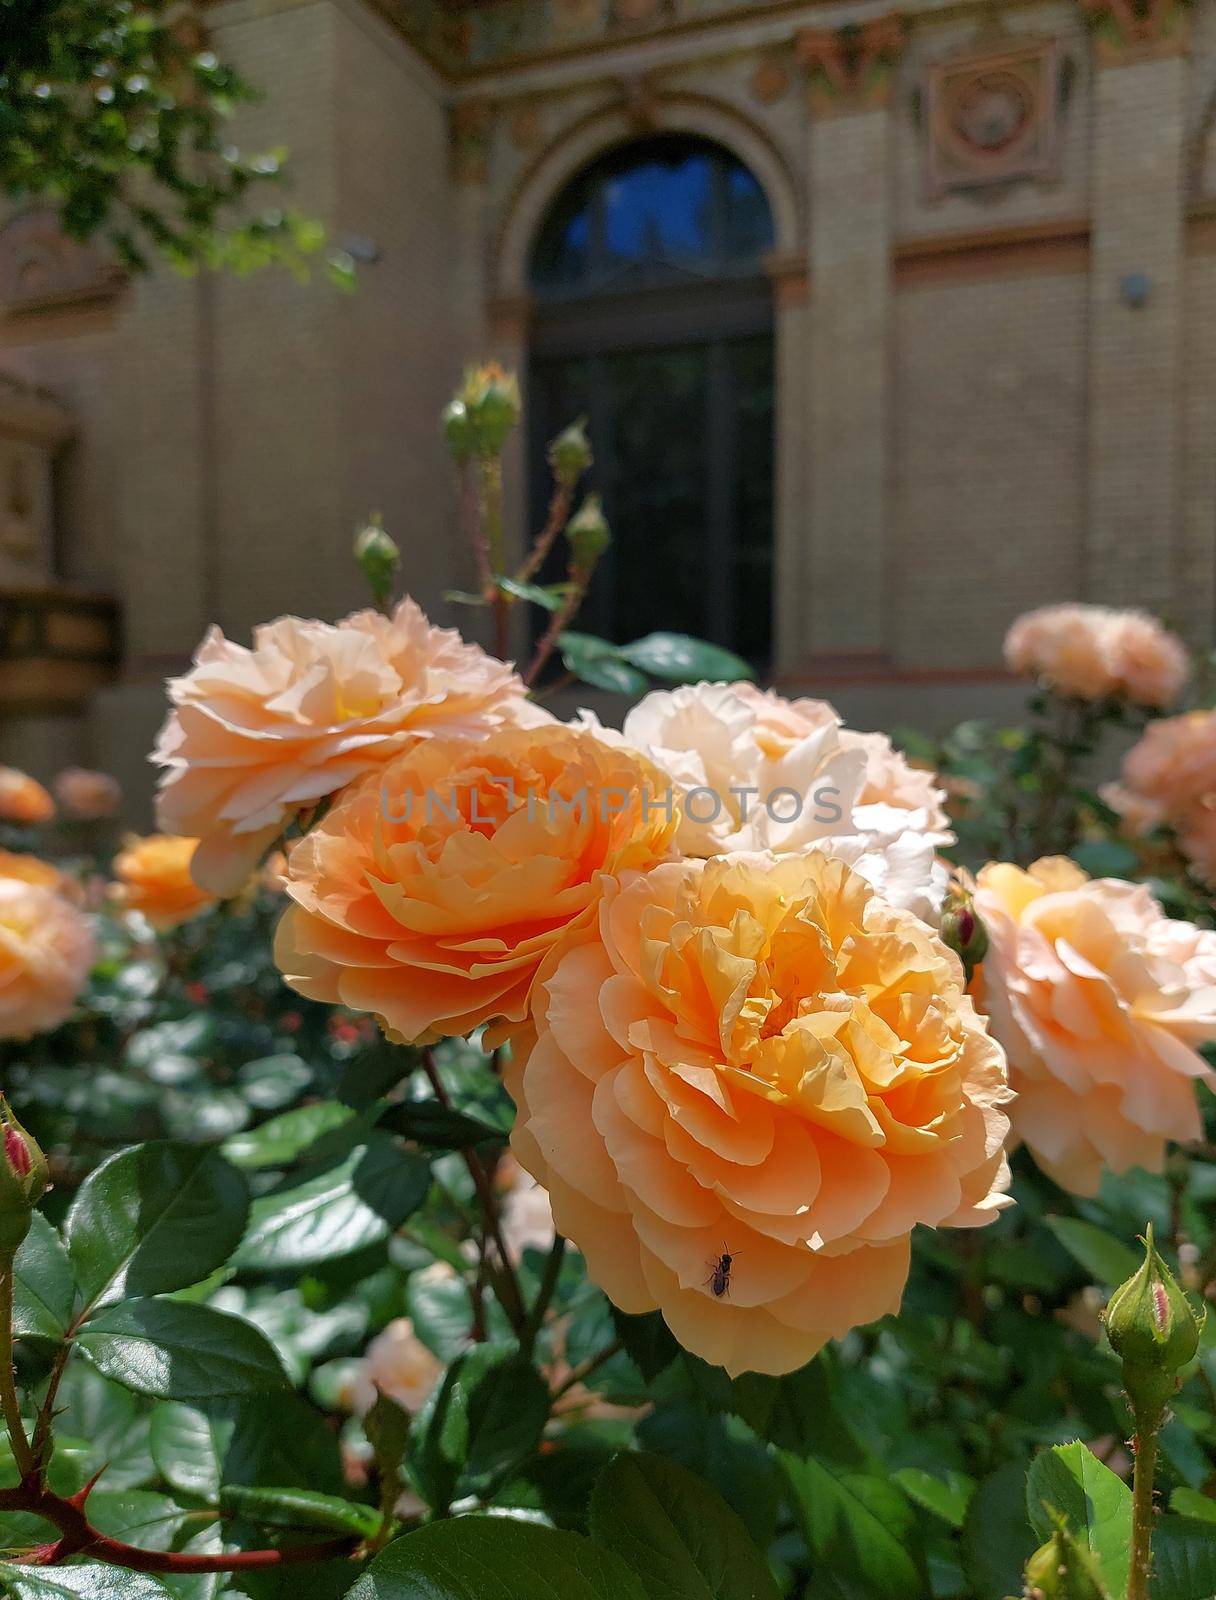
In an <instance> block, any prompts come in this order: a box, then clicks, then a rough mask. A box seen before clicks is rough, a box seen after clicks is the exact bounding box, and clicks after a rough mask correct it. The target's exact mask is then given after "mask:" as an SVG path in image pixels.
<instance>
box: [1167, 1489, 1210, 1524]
mask: <svg viewBox="0 0 1216 1600" xmlns="http://www.w3.org/2000/svg"><path fill="white" fill-rule="evenodd" d="M1170 1510H1171V1511H1176V1512H1177V1513H1178V1515H1179V1516H1180V1517H1191V1518H1193V1519H1194V1520H1195V1521H1197V1522H1216V1500H1212V1499H1210V1498H1209V1497H1208V1496H1207V1495H1206V1494H1201V1493H1200V1492H1199V1490H1198V1489H1189V1488H1187V1487H1186V1486H1185V1485H1183V1486H1182V1487H1181V1488H1178V1489H1175V1490H1174V1492H1173V1494H1172V1495H1171V1496H1170Z"/></svg>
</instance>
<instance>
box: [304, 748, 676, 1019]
mask: <svg viewBox="0 0 1216 1600" xmlns="http://www.w3.org/2000/svg"><path fill="white" fill-rule="evenodd" d="M664 787H665V786H664V783H663V780H662V777H661V775H660V774H659V773H657V772H656V771H655V770H654V769H653V768H652V767H650V766H649V765H648V764H647V763H645V762H643V761H642V760H641V759H640V758H639V757H637V756H635V755H634V754H633V752H632V751H629V750H624V749H613V748H611V747H610V746H608V745H606V744H604V743H602V742H601V741H600V740H599V739H597V738H595V736H594V735H593V734H591V733H587V732H585V731H580V730H578V729H571V728H564V727H561V726H559V725H557V724H554V725H552V726H551V727H548V728H544V729H535V730H533V729H524V728H508V729H503V730H501V731H500V732H498V733H495V734H492V735H491V736H490V737H489V738H487V739H485V740H482V741H478V742H472V741H469V740H457V739H438V738H437V739H428V740H425V741H423V742H421V743H418V744H415V746H414V747H413V748H412V749H411V750H408V751H407V752H406V753H405V754H404V755H401V756H398V757H397V759H396V760H395V761H393V762H391V763H390V764H389V765H388V766H387V767H385V768H384V769H383V770H382V771H378V772H373V773H369V774H368V775H367V776H366V778H364V779H363V780H362V781H361V782H360V783H359V784H357V785H355V786H354V787H352V788H351V789H349V790H348V791H347V792H346V793H345V794H344V795H343V796H342V797H341V798H340V799H339V800H338V802H337V804H336V805H335V806H334V807H333V809H332V810H331V811H330V812H329V813H328V815H327V816H326V817H325V818H324V820H323V821H322V822H321V823H319V824H318V826H317V827H315V828H313V829H312V831H311V832H310V833H309V834H308V835H307V836H306V837H305V838H303V839H301V840H300V842H299V843H298V844H297V845H295V847H294V848H293V849H292V852H291V855H290V858H289V860H288V863H287V875H288V883H287V893H288V894H289V896H290V897H291V899H292V900H293V901H294V902H295V903H294V904H293V905H292V906H290V907H289V908H288V910H287V912H286V913H285V915H284V917H283V919H282V921H281V922H280V924H279V931H278V937H277V939H276V942H275V958H276V960H277V962H278V964H279V967H280V969H281V970H282V972H283V974H284V976H285V977H286V979H287V981H288V983H290V984H291V985H292V987H293V988H295V989H298V990H299V992H300V993H301V994H304V995H307V996H309V997H310V998H312V999H314V1000H324V1001H327V1002H329V1003H330V1004H339V1003H340V1004H342V1005H345V1006H348V1007H350V1008H351V1009H352V1010H355V1011H370V1012H371V1013H373V1015H375V1016H376V1017H378V1018H379V1019H380V1022H381V1024H382V1026H383V1027H384V1028H385V1029H386V1030H387V1031H388V1032H389V1033H390V1034H391V1035H392V1036H393V1037H395V1038H397V1039H404V1040H409V1041H414V1042H418V1043H430V1042H432V1041H433V1040H435V1039H439V1038H442V1037H444V1035H448V1034H464V1033H467V1032H468V1031H469V1030H470V1029H471V1028H475V1027H477V1026H478V1025H479V1024H480V1023H483V1022H488V1021H491V1020H492V1019H496V1018H497V1019H502V1020H503V1021H505V1023H506V1024H508V1025H510V1024H516V1023H519V1022H521V1021H522V1020H523V1019H524V1017H525V1016H526V1015H527V1009H528V994H529V991H530V989H531V987H532V983H533V980H534V978H535V976H536V973H537V970H538V968H539V967H540V965H541V963H542V961H544V960H545V959H546V957H550V956H551V955H552V953H553V951H554V949H555V947H556V946H557V945H558V944H559V943H560V942H561V941H562V940H563V939H565V938H567V937H569V936H570V935H571V933H572V932H573V931H574V930H575V929H577V928H578V927H579V926H580V925H582V924H583V923H585V922H589V921H590V920H591V919H592V917H593V915H594V910H595V903H596V901H597V900H598V898H599V895H600V893H601V889H602V885H603V883H604V881H605V878H606V877H610V876H612V875H615V874H617V873H620V872H622V871H624V870H625V869H627V868H629V867H647V866H650V865H651V864H652V863H653V862H655V861H657V860H660V859H661V858H662V857H663V856H664V855H666V854H667V853H668V850H669V846H670V840H671V836H672V834H673V832H674V830H675V826H676V820H677V819H678V815H679V813H678V811H673V812H672V813H671V814H670V815H669V814H668V812H667V811H666V809H665V808H664V805H663V803H662V802H663V791H664Z"/></svg>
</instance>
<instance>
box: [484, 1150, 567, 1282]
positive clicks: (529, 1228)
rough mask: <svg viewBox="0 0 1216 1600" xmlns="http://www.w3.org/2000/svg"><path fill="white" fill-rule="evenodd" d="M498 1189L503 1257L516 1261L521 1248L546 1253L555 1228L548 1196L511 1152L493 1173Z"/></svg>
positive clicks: (520, 1254)
mask: <svg viewBox="0 0 1216 1600" xmlns="http://www.w3.org/2000/svg"><path fill="white" fill-rule="evenodd" d="M494 1183H495V1187H496V1188H497V1189H498V1191H499V1207H498V1209H499V1231H500V1232H501V1234H502V1240H503V1243H504V1244H505V1245H506V1247H507V1256H508V1257H509V1259H510V1260H511V1261H513V1262H517V1261H519V1260H520V1259H521V1258H522V1256H523V1253H524V1251H525V1250H540V1251H541V1252H542V1253H547V1252H548V1251H550V1250H551V1249H552V1248H553V1241H554V1239H555V1237H556V1229H555V1228H554V1226H553V1207H552V1206H551V1205H550V1204H549V1196H548V1195H547V1194H546V1193H545V1191H544V1190H543V1189H542V1188H541V1186H540V1184H539V1183H537V1181H536V1179H535V1178H534V1177H533V1176H532V1174H531V1173H530V1172H525V1171H524V1169H523V1168H522V1167H521V1166H520V1164H519V1162H518V1161H516V1159H515V1157H514V1156H512V1155H506V1156H504V1157H503V1159H502V1160H501V1161H500V1162H499V1163H498V1166H497V1168H496V1169H495V1172H494Z"/></svg>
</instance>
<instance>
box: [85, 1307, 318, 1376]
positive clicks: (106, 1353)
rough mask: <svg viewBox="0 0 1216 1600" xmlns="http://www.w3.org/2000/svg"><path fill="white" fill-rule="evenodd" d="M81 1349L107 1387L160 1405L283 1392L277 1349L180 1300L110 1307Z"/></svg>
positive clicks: (247, 1326) (248, 1329) (218, 1314)
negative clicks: (114, 1385)
mask: <svg viewBox="0 0 1216 1600" xmlns="http://www.w3.org/2000/svg"><path fill="white" fill-rule="evenodd" d="M78 1344H79V1346H80V1348H81V1349H82V1350H83V1351H84V1353H85V1355H87V1356H88V1358H89V1360H90V1361H92V1363H93V1365H94V1366H95V1367H96V1368H97V1370H98V1371H99V1372H101V1373H102V1374H103V1375H104V1376H105V1377H107V1378H109V1379H110V1380H111V1381H112V1382H114V1383H121V1384H123V1385H124V1386H125V1387H126V1388H128V1389H132V1390H134V1392H135V1393H136V1394H146V1395H151V1396H153V1397H154V1398H155V1399H158V1400H210V1399H216V1398H220V1397H224V1396H228V1395H241V1394H248V1395H256V1394H261V1393H264V1392H265V1391H266V1390H267V1389H282V1388H285V1387H286V1385H287V1377H286V1374H285V1373H284V1371H283V1368H282V1365H281V1363H280V1361H279V1358H278V1356H277V1355H276V1354H275V1350H274V1346H273V1345H272V1344H271V1343H270V1341H269V1340H268V1339H267V1338H266V1335H265V1334H264V1333H262V1331H261V1330H260V1329H259V1328H255V1327H254V1326H253V1324H252V1323H250V1322H245V1321H244V1320H243V1319H242V1318H240V1317H232V1316H229V1315H228V1314H227V1313H226V1312H223V1311H216V1310H214V1309H213V1308H212V1307H210V1306H198V1305H191V1304H189V1303H188V1302H185V1301H181V1300H127V1301H124V1302H123V1303H122V1304H121V1305H117V1306H111V1307H110V1308H109V1309H108V1310H106V1311H103V1312H102V1313H101V1315H100V1316H98V1317H96V1318H95V1319H94V1320H93V1321H92V1322H91V1323H90V1324H89V1325H88V1327H86V1328H85V1330H84V1332H83V1333H82V1334H81V1335H80V1337H79V1340H78Z"/></svg>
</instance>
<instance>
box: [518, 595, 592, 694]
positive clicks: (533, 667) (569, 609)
mask: <svg viewBox="0 0 1216 1600" xmlns="http://www.w3.org/2000/svg"><path fill="white" fill-rule="evenodd" d="M590 582H591V569H590V568H587V567H575V566H571V568H570V593H569V594H568V595H567V596H566V599H565V601H564V602H563V604H562V608H561V610H560V611H555V612H554V613H553V616H552V618H551V620H550V622H549V626H548V627H547V628H546V629H545V631H544V633H543V634H542V635H541V639H540V642H539V643H538V644H537V646H536V653H535V654H534V655H533V657H532V659H531V661H530V662H529V663H528V670H527V671H526V672H525V673H524V675H523V676H524V682H525V683H526V684H527V685H528V687H529V689H530V688H531V687H532V685H533V684H534V683H535V682H536V680H537V678H538V677H539V676H540V671H541V668H542V667H543V666H544V664H545V662H546V661H548V659H549V657H550V656H551V655H552V654H553V652H554V650H555V649H556V648H557V641H558V639H559V638H560V637H561V635H562V634H563V633H564V632H565V631H566V628H567V626H568V625H569V623H570V621H571V620H572V618H573V617H574V615H575V613H576V612H577V611H578V608H579V607H580V606H581V605H582V603H583V597H584V595H585V594H586V593H587V586H588V585H589V584H590Z"/></svg>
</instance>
